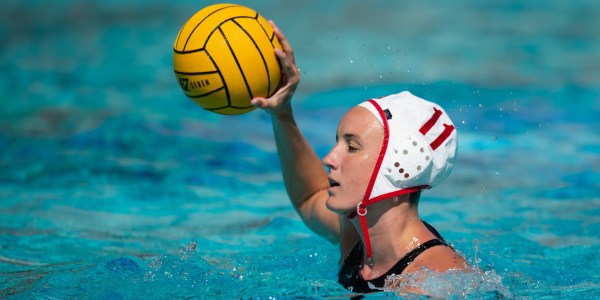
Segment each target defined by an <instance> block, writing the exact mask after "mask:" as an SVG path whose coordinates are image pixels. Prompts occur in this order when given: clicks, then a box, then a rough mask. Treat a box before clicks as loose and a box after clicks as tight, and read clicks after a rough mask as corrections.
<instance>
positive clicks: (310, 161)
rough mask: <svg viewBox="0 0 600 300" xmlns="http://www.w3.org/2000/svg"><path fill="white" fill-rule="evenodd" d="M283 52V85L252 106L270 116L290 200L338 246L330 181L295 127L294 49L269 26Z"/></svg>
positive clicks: (296, 72)
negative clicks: (329, 208) (329, 206)
mask: <svg viewBox="0 0 600 300" xmlns="http://www.w3.org/2000/svg"><path fill="white" fill-rule="evenodd" d="M271 25H272V26H273V29H274V31H275V34H276V35H277V38H278V39H279V42H280V43H281V46H282V48H283V51H282V50H279V49H275V54H276V55H277V57H278V59H279V62H280V65H281V67H282V72H283V83H282V86H281V87H280V88H279V90H278V91H277V92H276V93H275V94H274V95H273V96H272V97H270V98H267V99H265V98H255V99H253V100H252V104H253V105H256V106H257V107H259V108H262V109H264V110H266V111H267V112H269V114H270V115H271V120H272V124H273V132H274V135H275V142H276V144H277V151H278V153H279V159H280V162H281V169H282V173H283V180H284V183H285V188H286V190H287V193H288V195H289V197H290V200H291V202H292V204H293V206H294V208H295V209H296V211H297V212H298V214H299V215H300V217H301V218H302V220H303V221H304V223H306V225H307V226H308V227H309V228H310V229H312V230H313V231H314V232H316V233H317V234H319V235H321V236H323V237H325V238H326V239H328V240H329V241H331V242H333V243H336V244H337V243H339V242H340V231H341V229H340V222H341V220H340V217H339V216H338V215H337V214H335V213H333V212H331V211H329V210H328V209H327V207H326V205H325V202H326V201H327V198H328V197H329V196H328V194H327V188H328V187H329V179H328V178H327V172H326V171H325V168H324V167H323V165H322V163H321V160H320V159H319V157H318V156H317V154H316V153H315V151H314V149H313V148H312V146H311V145H310V144H309V143H308V142H307V141H306V139H305V138H304V136H303V135H302V132H300V129H299V128H298V126H297V125H296V122H295V120H294V115H293V113H292V106H291V99H292V96H293V95H294V92H295V91H296V87H297V86H298V83H300V72H299V70H298V67H297V66H296V62H295V58H294V52H293V49H292V47H291V45H290V43H289V42H288V40H287V39H286V37H285V36H284V35H283V33H282V32H281V31H280V30H279V29H278V28H277V26H276V25H275V24H274V23H273V22H271Z"/></svg>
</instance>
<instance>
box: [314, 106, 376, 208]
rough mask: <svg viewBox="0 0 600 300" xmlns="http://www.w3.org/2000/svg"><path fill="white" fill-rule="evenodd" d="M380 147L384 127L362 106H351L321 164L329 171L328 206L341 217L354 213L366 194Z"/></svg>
mask: <svg viewBox="0 0 600 300" xmlns="http://www.w3.org/2000/svg"><path fill="white" fill-rule="evenodd" d="M382 144H383V125H381V123H380V122H379V121H378V120H377V119H376V118H375V116H374V115H373V114H372V113H371V112H369V111H368V110H367V109H366V108H364V107H360V106H357V107H354V108H353V109H352V110H350V111H349V112H348V113H346V115H344V117H343V118H342V120H341V121H340V124H339V126H338V129H337V133H336V144H335V146H334V147H333V149H331V151H330V152H329V154H327V156H325V158H323V163H324V164H325V165H326V166H327V167H328V168H329V182H330V187H329V189H328V192H329V199H327V207H328V208H329V209H330V210H332V211H334V212H336V213H338V214H341V215H347V214H348V213H350V212H352V211H355V210H356V206H357V205H358V203H359V202H360V201H362V198H363V197H364V195H365V192H366V190H367V186H368V184H369V180H370V178H371V173H372V172H373V169H374V168H375V164H376V163H377V157H378V156H379V152H380V151H381V146H382Z"/></svg>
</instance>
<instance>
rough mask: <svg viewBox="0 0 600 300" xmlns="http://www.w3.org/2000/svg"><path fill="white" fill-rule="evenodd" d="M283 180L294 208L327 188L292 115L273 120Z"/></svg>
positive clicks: (318, 160) (323, 176) (325, 181)
mask: <svg viewBox="0 0 600 300" xmlns="http://www.w3.org/2000/svg"><path fill="white" fill-rule="evenodd" d="M272 124H273V132H274V134H275V142H276V144H277V150H278V153H279V159H280V162H281V169H282V173H283V180H284V183H285V188H286V190H287V192H288V195H289V197H290V200H291V201H292V204H293V205H294V208H296V210H298V211H299V212H301V211H300V210H301V207H302V205H303V204H305V202H306V201H308V200H309V199H311V197H314V196H315V195H316V194H317V193H319V192H321V193H326V189H327V188H328V187H329V180H328V179H327V172H326V171H325V168H324V167H323V165H322V163H321V160H320V159H319V157H318V156H317V154H316V153H315V151H314V149H313V148H312V146H311V145H310V144H309V143H308V141H307V140H306V139H305V138H304V136H303V135H302V132H300V129H299V128H298V126H297V125H296V122H295V120H294V117H293V115H292V113H291V111H290V112H289V113H286V114H285V115H283V116H273V117H272Z"/></svg>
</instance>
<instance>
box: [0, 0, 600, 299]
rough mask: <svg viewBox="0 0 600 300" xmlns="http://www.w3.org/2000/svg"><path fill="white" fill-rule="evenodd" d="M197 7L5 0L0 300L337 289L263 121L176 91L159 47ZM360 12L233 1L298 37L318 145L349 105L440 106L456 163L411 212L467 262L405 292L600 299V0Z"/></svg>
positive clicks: (329, 5)
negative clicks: (455, 143) (407, 96)
mask: <svg viewBox="0 0 600 300" xmlns="http://www.w3.org/2000/svg"><path fill="white" fill-rule="evenodd" d="M205 2H206V3H205ZM205 2H202V3H199V2H198V1H180V2H178V3H177V4H174V3H172V2H169V1H161V0H150V1H138V0H134V1H127V3H121V1H75V0H69V1H62V2H58V3H55V2H52V1H47V0H45V1H44V0H39V1H34V0H28V1H12V0H8V1H4V2H3V9H2V11H1V12H0V37H1V38H2V41H3V46H2V48H0V66H1V68H2V74H1V75H0V101H2V109H0V233H1V234H0V298H14V299H21V298H23V299H32V298H34V299H35V298H43V299H46V298H50V299H52V298H58V299H64V298H82V297H83V298H91V299H129V298H169V299H170V298H207V299H214V298H223V299H230V298H256V299H280V298H283V299H289V298H347V297H351V296H352V294H351V293H350V292H349V291H346V290H344V289H343V288H342V287H341V286H339V285H338V284H337V282H336V275H337V274H336V272H337V262H338V259H339V254H338V251H337V248H336V247H335V246H333V245H330V244H328V243H327V242H326V241H325V240H323V239H321V238H319V237H318V236H316V235H315V234H313V233H312V232H311V231H310V230H308V229H307V228H306V227H305V226H304V224H303V223H302V221H301V220H300V219H299V218H298V216H297V215H296V213H295V212H294V210H293V208H292V207H291V205H290V204H289V201H288V200H287V195H286V193H285V190H284V188H283V184H282V179H281V174H280V166H279V160H278V158H277V153H276V149H275V145H274V142H273V138H272V133H271V125H270V119H269V117H268V116H267V115H266V114H265V113H263V112H260V111H254V112H251V113H248V114H245V115H241V116H235V117H224V116H220V115H216V114H212V113H209V112H206V111H204V110H202V109H201V108H199V107H198V106H196V105H195V104H193V103H192V102H191V101H189V100H188V99H187V98H185V97H184V96H183V94H182V93H181V91H180V89H179V87H178V86H177V83H176V81H175V79H174V75H173V73H172V65H171V51H172V43H173V41H174V38H175V35H176V34H177V32H178V30H179V28H180V26H181V25H183V22H184V21H185V20H187V18H189V17H190V16H191V15H192V14H193V13H194V12H195V11H196V10H198V9H199V8H200V7H201V6H203V5H205V4H208V3H215V2H214V1H212V2H208V1H205ZM369 3H370V4H368V5H367V4H365V3H364V1H341V0H336V1H327V2H325V3H323V1H302V2H284V1H245V2H243V3H242V4H245V5H247V6H250V7H253V8H255V9H256V10H258V11H259V12H261V13H262V14H263V15H265V16H266V17H267V18H272V19H275V20H276V21H277V23H278V25H279V26H280V27H281V28H282V29H283V30H284V32H285V33H286V35H288V37H289V39H290V40H291V42H292V44H293V46H294V47H295V52H296V56H297V61H298V64H299V66H300V68H301V72H302V83H301V86H300V88H299V90H298V92H297V96H296V98H295V100H294V101H295V106H294V109H295V113H296V116H297V121H298V123H299V125H300V126H301V128H302V129H303V131H304V132H305V134H306V136H307V138H308V139H309V140H310V142H311V143H312V144H313V145H314V146H315V149H316V150H317V152H318V154H319V155H320V156H321V157H323V156H324V155H325V154H326V153H327V151H328V150H329V148H330V147H331V146H332V145H333V142H334V140H335V134H334V132H335V128H336V126H337V122H338V121H339V119H340V118H341V116H342V115H343V113H344V112H345V111H347V110H348V109H349V108H351V107H352V106H354V105H356V104H358V103H359V102H361V101H362V100H364V99H367V98H370V97H378V96H384V95H387V94H391V93H396V92H399V91H402V90H409V91H411V92H412V93H413V94H415V95H418V96H420V97H423V98H426V99H430V100H432V101H435V102H438V103H440V104H442V105H443V106H444V107H445V108H446V111H447V112H448V113H449V114H450V115H451V117H452V118H453V120H454V122H455V123H456V125H457V129H458V132H459V156H458V159H457V163H456V165H455V169H454V171H453V173H452V175H451V176H450V177H449V178H448V179H447V180H446V181H445V182H444V183H443V184H441V185H440V186H439V187H436V188H435V189H432V190H429V191H426V192H424V194H423V199H422V201H421V205H420V212H421V214H422V217H423V219H425V220H427V221H428V222H429V223H431V224H432V225H434V226H435V227H436V228H437V229H438V230H439V231H440V232H441V233H442V234H443V235H444V237H445V238H446V239H447V240H448V241H450V242H451V243H453V245H454V246H455V248H456V249H458V250H459V251H460V252H461V253H462V254H463V255H464V256H465V257H466V258H467V259H468V261H469V262H470V264H471V265H472V266H473V269H474V271H473V272H472V273H469V274H461V273H450V274H445V275H440V274H435V273H432V274H428V275H429V277H428V279H427V280H426V281H425V282H423V283H422V286H423V287H424V288H426V289H427V290H428V291H430V292H431V293H432V294H433V295H435V296H439V297H442V298H469V299H472V298H475V299H481V298H483V299H496V298H532V299H538V298H573V299H597V298H599V297H600V276H599V274H598V272H597V270H598V269H600V257H599V255H598V254H597V253H598V252H597V251H596V249H597V248H598V246H600V241H599V240H598V237H599V233H600V219H599V217H598V216H600V185H599V183H598V182H600V156H599V154H600V142H599V141H600V124H599V122H598V120H599V119H600V96H599V95H600V94H599V92H600V85H599V84H598V83H599V82H600V72H598V70H600V60H599V59H598V58H600V33H599V32H598V31H597V30H596V29H595V28H599V26H600V24H599V23H600V21H599V20H600V4H598V3H597V2H595V1H573V2H564V1H558V0H552V1H545V2H544V3H543V4H540V3H538V2H534V1H486V2H485V3H482V2H480V1H469V0H461V1H452V2H448V3H443V4H439V3H437V2H433V1H421V2H418V4H417V2H415V3H402V4H399V3H398V2H396V1H381V0H379V1H372V2H369ZM367 16H377V17H376V18H374V17H367ZM420 275H422V274H420ZM401 279H407V280H410V279H414V278H401ZM413 296H414V295H413ZM369 297H374V298H396V297H411V295H405V294H398V293H396V292H395V291H393V290H391V289H384V290H383V291H382V292H381V293H376V294H373V295H369Z"/></svg>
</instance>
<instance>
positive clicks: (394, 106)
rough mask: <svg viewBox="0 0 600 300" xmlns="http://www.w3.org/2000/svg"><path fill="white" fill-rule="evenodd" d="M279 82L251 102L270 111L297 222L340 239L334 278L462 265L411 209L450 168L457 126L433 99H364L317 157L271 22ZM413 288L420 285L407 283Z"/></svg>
mask: <svg viewBox="0 0 600 300" xmlns="http://www.w3.org/2000/svg"><path fill="white" fill-rule="evenodd" d="M272 26H273V28H274V30H275V33H276V35H277V37H278V38H279V41H280V42H281V45H282V48H283V50H279V49H276V50H275V54H276V55H277V57H278V59H279V61H280V64H281V66H282V69H283V71H282V72H283V74H284V82H283V85H282V86H281V88H280V89H279V90H278V91H277V93H276V94H275V95H273V96H272V97H270V98H268V99H265V98H255V99H253V100H252V104H253V105H255V106H257V107H259V108H262V109H264V110H266V111H267V112H268V113H269V114H270V115H271V119H272V124H273V131H274V134H275V141H276V144H277V149H278V152H279V157H280V160H281V166H282V173H283V178H284V182H285V187H286V190H287V192H288V195H289V197H290V199H291V201H292V204H293V205H294V208H295V209H296V211H297V212H298V214H299V215H300V217H301V218H302V220H303V221H304V222H305V223H306V224H307V225H308V227H309V228H310V229H312V230H313V231H314V232H316V233H317V234H319V235H321V236H323V237H324V238H326V239H328V240H329V241H331V242H333V243H335V244H339V245H340V253H341V268H340V273H339V282H340V283H341V284H343V285H344V287H346V288H348V289H350V290H352V291H355V292H359V293H363V292H372V291H377V290H378V289H377V288H379V289H381V288H383V285H384V282H385V279H386V278H387V277H388V276H389V275H392V274H395V275H400V274H408V273H413V272H417V271H419V270H422V269H423V268H427V269H429V270H432V271H437V272H445V271H447V270H450V269H462V268H465V267H466V263H465V261H464V259H463V258H462V257H461V256H460V255H458V254H457V253H456V252H455V251H454V250H453V249H452V247H450V246H449V245H447V244H446V243H445V241H444V240H443V239H442V238H441V236H440V235H439V234H438V233H437V231H436V230H435V229H434V228H433V227H431V226H429V225H428V224H427V223H425V222H423V221H421V219H420V217H419V214H418V201H419V196H420V191H421V190H422V189H426V188H430V187H432V186H434V185H436V184H438V183H439V182H440V181H442V180H443V179H444V178H445V177H446V176H447V175H448V174H449V173H450V170H451V168H452V165H453V162H454V157H455V153H456V130H455V128H454V126H453V125H452V122H451V121H450V119H449V118H448V116H447V115H446V114H445V112H444V111H443V110H442V108H441V107H440V106H439V105H436V104H434V103H431V102H428V101H425V100H423V99H420V98H418V97H415V96H413V95H412V94H410V93H408V92H403V93H400V94H396V95H391V96H388V97H384V98H380V99H373V100H369V101H366V102H364V103H362V104H360V105H359V106H356V107H354V108H352V109H351V110H350V111H349V112H348V113H346V115H344V117H343V118H342V120H341V121H340V123H339V126H338V129H337V134H336V140H337V141H336V144H335V146H334V147H333V149H332V150H331V151H330V152H329V154H327V156H325V158H324V159H323V164H324V165H325V166H326V167H327V169H328V170H329V171H328V172H327V171H326V170H325V168H323V164H322V163H321V161H320V160H319V158H318V157H317V155H316V153H315V152H314V150H313V148H312V147H311V146H310V145H309V144H308V142H307V141H306V139H305V138H304V137H303V135H302V133H301V132H300V130H299V129H298V127H297V126H296V123H295V121H294V116H293V114H292V106H291V98H292V96H293V94H294V91H295V90H296V87H297V86H298V83H299V82H300V74H299V70H298V67H297V66H296V63H295V59H294V54H293V50H292V47H291V46H290V44H289V42H288V40H287V39H286V37H285V36H284V35H283V33H281V31H280V30H279V29H278V28H277V27H276V26H275V24H274V23H272ZM411 291H414V292H422V291H419V290H411Z"/></svg>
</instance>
